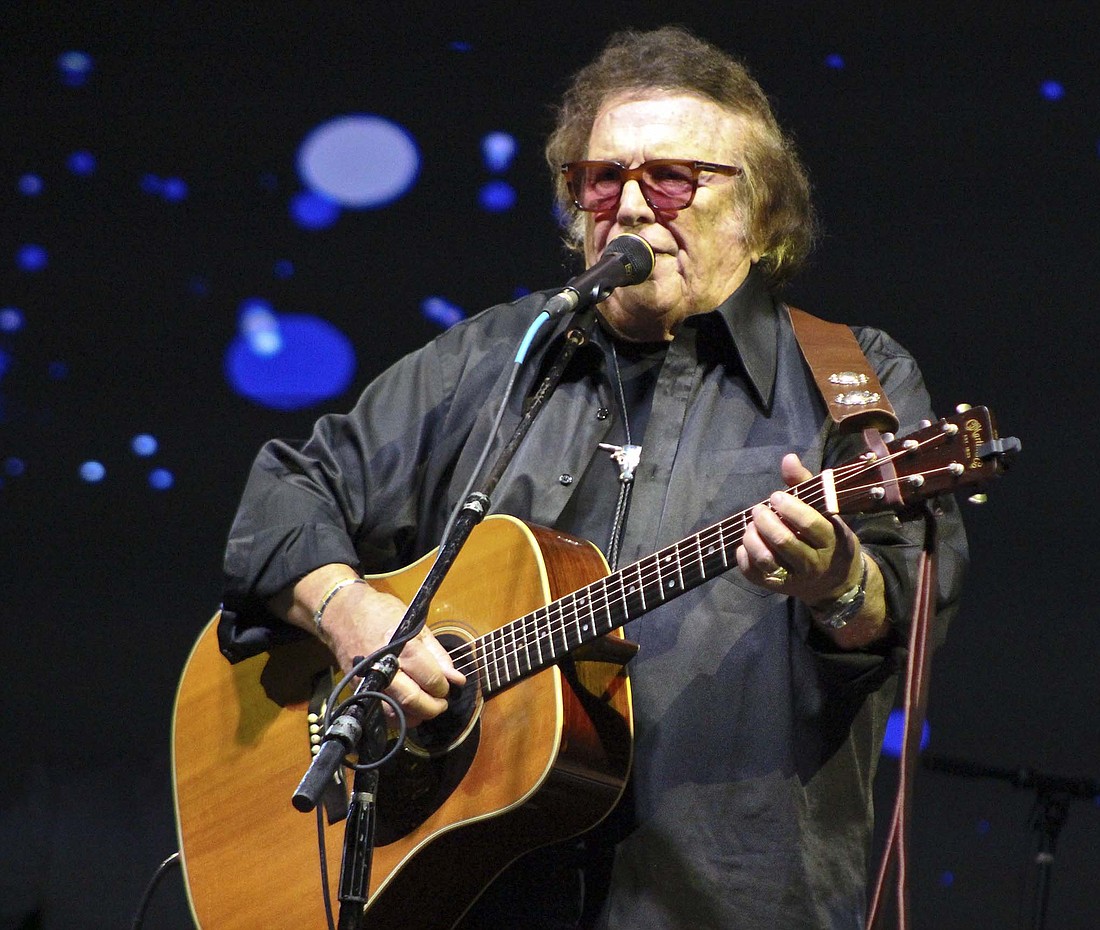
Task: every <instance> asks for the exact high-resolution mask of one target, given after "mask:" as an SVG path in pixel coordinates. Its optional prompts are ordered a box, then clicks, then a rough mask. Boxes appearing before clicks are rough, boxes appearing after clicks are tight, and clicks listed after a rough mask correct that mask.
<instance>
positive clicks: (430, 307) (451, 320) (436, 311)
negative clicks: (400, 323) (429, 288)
mask: <svg viewBox="0 0 1100 930" xmlns="http://www.w3.org/2000/svg"><path fill="white" fill-rule="evenodd" d="M420 312H421V314H423V316H424V318H425V319H426V320H430V321H431V322H432V323H435V324H436V325H437V326H441V327H442V328H443V329H449V328H450V327H452V326H454V325H455V323H458V322H461V321H462V320H464V319H466V313H465V311H464V310H463V309H462V308H461V307H459V306H457V305H456V304H453V303H451V302H450V301H449V300H446V299H444V298H443V297H425V298H424V299H423V300H422V301H421V302H420Z"/></svg>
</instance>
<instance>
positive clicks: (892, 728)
mask: <svg viewBox="0 0 1100 930" xmlns="http://www.w3.org/2000/svg"><path fill="white" fill-rule="evenodd" d="M904 735H905V714H904V712H903V711H901V710H892V711H890V718H889V719H888V720H887V721H886V736H885V738H884V739H883V741H882V754H883V755H884V756H893V757H894V758H897V757H898V756H900V755H901V740H902V737H903V736H904ZM931 736H932V728H931V727H930V726H929V725H928V721H927V720H925V721H924V727H923V728H922V729H921V735H920V748H921V749H922V750H924V749H925V748H927V746H928V741H929V739H930V738H931Z"/></svg>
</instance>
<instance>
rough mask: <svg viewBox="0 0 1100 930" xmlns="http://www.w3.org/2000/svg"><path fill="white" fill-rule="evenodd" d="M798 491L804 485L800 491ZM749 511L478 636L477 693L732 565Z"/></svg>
mask: <svg viewBox="0 0 1100 930" xmlns="http://www.w3.org/2000/svg"><path fill="white" fill-rule="evenodd" d="M815 480H817V479H815ZM818 483H819V482H818ZM809 484H810V482H807V485H809ZM791 490H792V491H793V490H794V489H791ZM798 490H799V491H800V492H804V491H806V490H808V488H807V487H806V486H801V487H800V488H799V489H798ZM750 513H751V512H750V511H749V510H745V511H742V512H741V513H739V514H735V515H734V516H732V517H729V518H727V519H725V520H722V521H721V522H719V523H715V524H713V525H711V526H708V527H707V528H706V529H704V530H701V531H700V532H698V533H696V534H695V535H694V536H689V537H687V538H686V539H682V540H680V541H679V542H677V543H674V544H673V545H671V546H668V547H667V548H665V549H662V550H660V551H659V552H655V553H654V554H653V555H649V556H646V557H645V558H644V559H640V560H639V561H637V562H634V563H632V564H630V565H627V566H626V567H625V568H621V569H619V570H618V571H615V572H612V573H611V574H610V575H608V576H607V577H605V578H601V579H600V580H599V581H594V582H592V584H589V585H587V586H585V587H583V588H580V589H579V590H577V591H574V592H573V593H572V594H568V595H566V596H565V597H563V598H561V599H559V600H556V601H554V602H553V603H551V604H548V605H546V606H545V607H540V608H539V609H537V610H534V611H532V612H531V613H529V614H525V615H524V616H522V617H519V618H517V619H516V620H513V621H511V622H509V623H506V624H504V625H503V626H501V627H498V628H497V629H495V630H492V631H491V632H489V633H486V634H485V635H483V636H481V637H479V638H478V639H477V641H476V642H475V643H474V649H475V653H476V655H477V665H478V672H479V674H480V676H481V687H482V692H483V693H484V694H485V695H486V696H488V695H489V694H492V693H493V692H494V691H499V690H500V689H502V688H505V687H507V686H508V685H510V684H511V683H512V682H515V681H518V680H520V679H521V678H525V677H527V676H528V675H530V674H531V673H533V672H537V671H539V670H540V669H543V668H545V667H546V666H548V665H551V664H552V663H554V662H556V661H557V660H558V659H560V658H561V657H562V656H564V655H565V654H566V653H568V652H570V651H572V650H573V649H576V648H577V647H578V646H580V645H582V644H584V643H586V642H589V641H590V640H592V639H594V638H596V637H597V636H603V635H604V634H605V633H610V632H611V631H612V630H614V629H617V628H618V627H620V626H622V625H623V624H624V623H626V622H627V621H628V620H633V619H635V618H637V617H640V616H641V615H642V614H644V613H646V612H647V611H650V610H652V609H653V608H655V607H659V606H660V605H661V604H664V603H666V602H668V601H670V600H672V599H673V598H676V597H679V596H680V595H681V594H683V593H684V592H685V591H690V590H691V589H692V588H695V587H698V586H699V585H701V584H702V583H703V582H705V581H708V580H709V579H711V578H714V577H715V576H717V575H720V574H722V572H725V571H727V570H728V569H731V568H735V567H736V565H737V562H736V559H735V558H734V553H735V552H736V550H737V546H738V545H740V543H741V539H742V537H743V536H744V534H745V529H746V527H747V526H748V520H749V517H750Z"/></svg>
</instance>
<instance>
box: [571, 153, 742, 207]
mask: <svg viewBox="0 0 1100 930" xmlns="http://www.w3.org/2000/svg"><path fill="white" fill-rule="evenodd" d="M590 165H591V166H597V165H598V166H601V167H605V168H608V167H610V168H617V169H618V171H619V196H618V197H616V198H615V201H614V202H613V203H610V204H608V205H607V206H604V207H585V206H583V205H582V204H581V202H580V199H579V198H578V197H577V195H576V191H575V190H574V189H573V173H574V172H575V171H576V170H577V169H578V168H583V167H587V166H590ZM654 165H683V166H684V167H686V168H690V169H691V194H689V195H688V199H687V203H685V204H681V205H680V206H676V207H659V206H657V205H656V204H655V203H654V202H653V201H652V200H650V197H649V188H648V186H647V185H646V184H644V183H643V180H642V175H643V173H644V172H645V171H646V169H647V168H652V167H653V166H654ZM704 171H710V172H713V173H714V174H722V175H726V176H727V177H741V176H742V175H744V173H745V169H744V168H742V167H740V166H739V165H719V164H715V163H714V162H710V161H698V160H695V159H691V158H651V159H650V160H649V161H644V162H642V163H641V164H640V165H638V166H637V167H635V168H628V167H627V166H626V165H624V164H623V163H622V162H617V161H600V160H594V161H588V160H582V161H570V162H566V163H565V164H563V165H562V166H561V172H562V174H563V175H564V176H565V187H566V190H568V191H569V194H570V196H571V197H572V198H573V205H574V206H575V207H576V208H577V209H578V210H583V211H584V212H585V213H599V212H600V211H602V210H610V209H612V208H613V207H615V206H617V205H618V204H619V202H620V201H621V200H622V197H623V188H624V187H625V186H626V183H627V181H637V182H638V189H639V190H640V191H641V192H642V197H643V198H645V202H646V203H647V204H649V206H650V208H652V209H653V210H660V211H667V210H686V209H687V208H688V207H690V206H691V205H692V204H693V203H694V202H695V195H696V194H697V193H698V191H699V175H700V174H701V173H702V172H704Z"/></svg>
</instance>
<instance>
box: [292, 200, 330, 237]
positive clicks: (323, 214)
mask: <svg viewBox="0 0 1100 930" xmlns="http://www.w3.org/2000/svg"><path fill="white" fill-rule="evenodd" d="M290 215H291V217H292V218H293V219H294V222H296V223H297V224H298V225H299V226H302V227H303V228H305V229H327V228H328V227H329V226H331V225H332V224H333V223H335V222H336V219H337V217H339V216H340V208H339V207H338V206H337V205H336V204H335V203H333V202H332V201H331V200H329V199H328V197H325V196H324V195H323V194H318V193H315V192H314V191H302V192H301V193H300V194H296V195H295V196H294V197H293V198H292V199H291V201H290Z"/></svg>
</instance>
